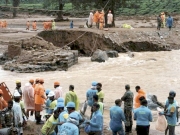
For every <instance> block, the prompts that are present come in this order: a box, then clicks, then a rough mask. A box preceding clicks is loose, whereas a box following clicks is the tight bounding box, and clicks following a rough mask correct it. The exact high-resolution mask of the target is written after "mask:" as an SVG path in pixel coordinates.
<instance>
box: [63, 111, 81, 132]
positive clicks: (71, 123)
mask: <svg viewBox="0 0 180 135" xmlns="http://www.w3.org/2000/svg"><path fill="white" fill-rule="evenodd" d="M77 123H78V115H77V114H76V113H71V114H70V115H69V118H68V120H67V122H66V123H64V124H62V125H61V129H60V134H61V135H79V129H78V127H77V125H76V124H77Z"/></svg>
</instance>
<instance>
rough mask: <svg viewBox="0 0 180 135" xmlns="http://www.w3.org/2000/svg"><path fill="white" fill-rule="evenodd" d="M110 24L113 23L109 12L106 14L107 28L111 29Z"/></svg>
mask: <svg viewBox="0 0 180 135" xmlns="http://www.w3.org/2000/svg"><path fill="white" fill-rule="evenodd" d="M112 23H113V14H112V13H111V10H109V13H108V14H107V24H108V28H109V27H112Z"/></svg>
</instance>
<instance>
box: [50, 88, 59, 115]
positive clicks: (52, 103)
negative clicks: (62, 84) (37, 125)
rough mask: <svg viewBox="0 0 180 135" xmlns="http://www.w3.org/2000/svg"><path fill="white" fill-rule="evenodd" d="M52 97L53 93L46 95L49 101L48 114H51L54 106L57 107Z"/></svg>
mask: <svg viewBox="0 0 180 135" xmlns="http://www.w3.org/2000/svg"><path fill="white" fill-rule="evenodd" d="M54 95H55V94H54V91H50V92H49V94H48V98H49V100H51V103H50V106H49V109H48V114H52V113H53V110H54V108H56V105H57V100H55V99H54Z"/></svg>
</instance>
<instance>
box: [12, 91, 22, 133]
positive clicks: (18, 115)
mask: <svg viewBox="0 0 180 135" xmlns="http://www.w3.org/2000/svg"><path fill="white" fill-rule="evenodd" d="M13 96H14V103H13V111H14V126H15V127H17V128H18V129H19V132H20V135H23V128H22V126H23V115H22V111H21V106H20V100H21V95H20V94H19V92H18V91H17V90H15V92H14V95H13Z"/></svg>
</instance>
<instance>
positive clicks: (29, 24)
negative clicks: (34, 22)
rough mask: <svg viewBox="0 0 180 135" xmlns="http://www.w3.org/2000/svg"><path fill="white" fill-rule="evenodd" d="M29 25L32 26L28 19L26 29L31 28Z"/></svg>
mask: <svg viewBox="0 0 180 135" xmlns="http://www.w3.org/2000/svg"><path fill="white" fill-rule="evenodd" d="M29 26H30V24H29V21H27V22H26V30H29Z"/></svg>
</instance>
